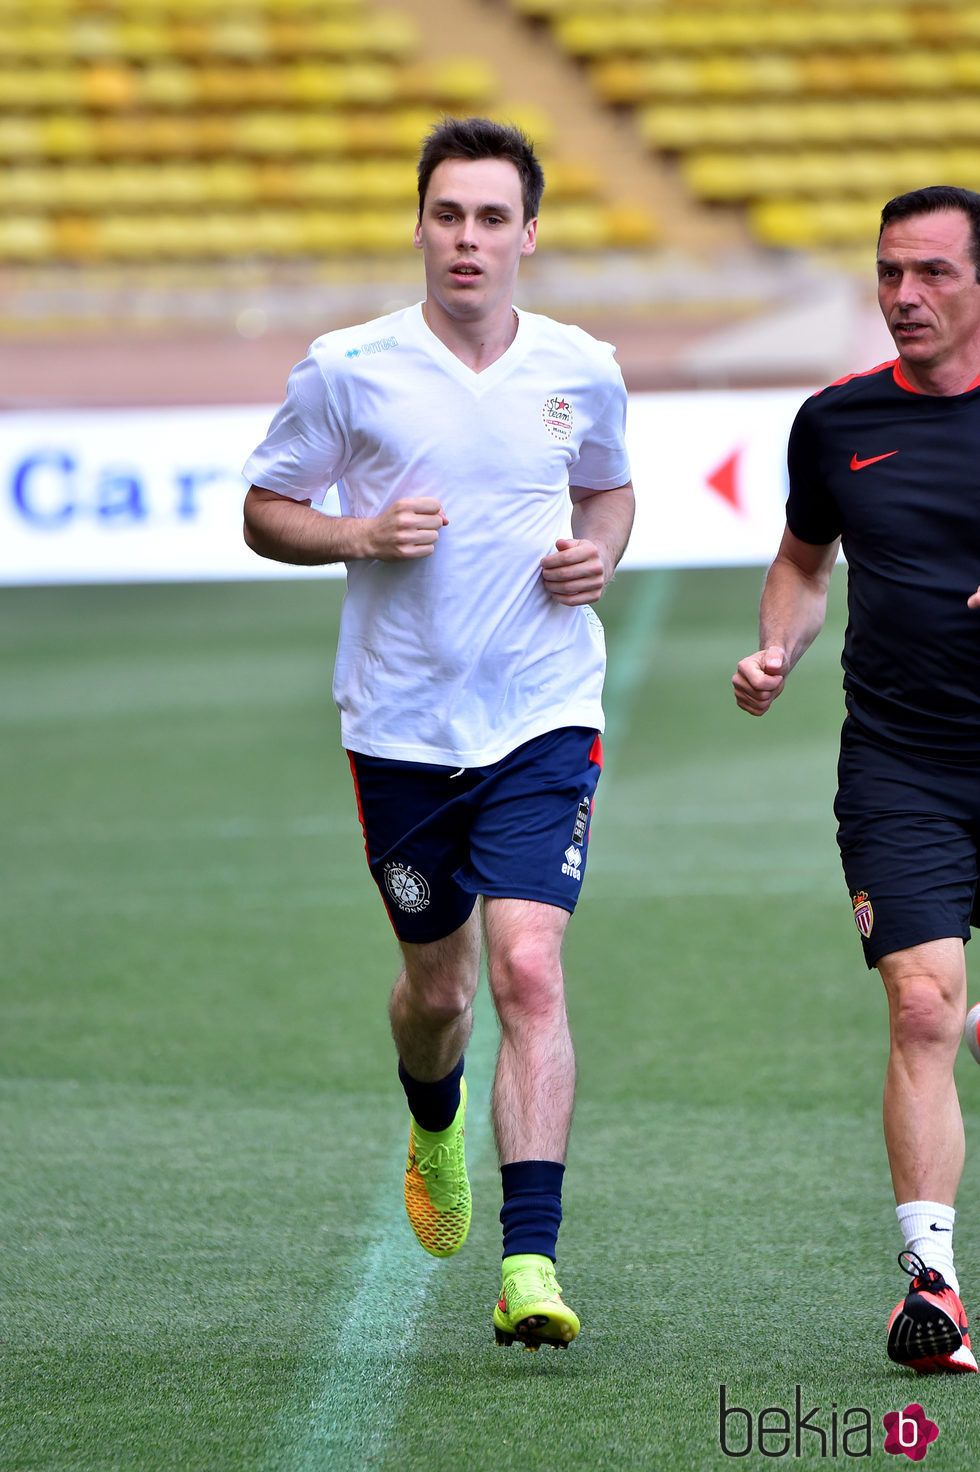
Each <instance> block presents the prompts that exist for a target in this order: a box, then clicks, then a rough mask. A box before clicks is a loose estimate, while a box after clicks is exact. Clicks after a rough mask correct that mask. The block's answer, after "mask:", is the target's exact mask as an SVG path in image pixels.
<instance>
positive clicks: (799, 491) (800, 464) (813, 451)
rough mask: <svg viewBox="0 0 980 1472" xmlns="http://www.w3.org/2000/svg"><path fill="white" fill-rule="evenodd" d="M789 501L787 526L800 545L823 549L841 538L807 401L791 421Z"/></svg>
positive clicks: (838, 510)
mask: <svg viewBox="0 0 980 1472" xmlns="http://www.w3.org/2000/svg"><path fill="white" fill-rule="evenodd" d="M787 464H788V468H789V497H788V499H787V501H786V525H787V526H788V527H789V529H790V531H791V532H792V533H793V536H794V537H798V538H799V540H800V541H801V542H809V543H811V544H812V545H813V546H818V547H825V546H827V545H829V543H831V542H834V541H836V540H837V538H838V537H839V536H840V534H841V516H840V509H839V507H838V505H837V502H836V501H835V500H834V498H833V496H831V495H830V493H829V492H828V491H827V489H826V487H825V485H824V483H823V480H822V478H821V475H820V462H819V453H818V441H817V434H816V428H815V425H814V408H813V400H812V399H808V400H807V402H806V403H805V404H804V405H803V407H802V408H801V409H800V411H799V413H798V414H797V416H796V419H795V420H794V421H793V428H792V429H791V430H790V436H789V449H788V452H787Z"/></svg>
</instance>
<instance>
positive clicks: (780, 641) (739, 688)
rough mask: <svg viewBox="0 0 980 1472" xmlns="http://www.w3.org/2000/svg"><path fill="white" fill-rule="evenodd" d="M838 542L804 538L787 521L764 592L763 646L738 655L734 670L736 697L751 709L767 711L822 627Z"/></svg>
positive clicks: (761, 613) (751, 711)
mask: <svg viewBox="0 0 980 1472" xmlns="http://www.w3.org/2000/svg"><path fill="white" fill-rule="evenodd" d="M839 546H840V542H839V541H835V542H830V543H828V544H827V545H826V546H814V545H812V544H811V543H809V542H801V541H800V539H799V538H798V537H794V535H793V533H792V532H791V531H790V530H789V527H787V528H786V530H785V531H784V532H783V539H782V542H781V543H780V546H779V551H778V552H777V553H776V557H775V561H774V562H773V564H772V566H771V567H770V569H769V572H768V574H767V576H766V583H765V587H764V589H763V592H762V604H761V607H760V609H759V648H758V650H757V651H756V653H755V654H749V655H747V656H746V658H745V659H742V660H740V661H739V664H738V668H737V669H736V671H735V674H734V675H733V676H732V685H733V687H734V690H735V700H736V702H737V704H738V705H739V707H740V708H741V709H742V710H744V711H747V712H748V713H749V715H753V716H762V715H765V713H766V711H767V710H768V709H769V707H770V706H771V705H772V703H773V701H774V700H775V699H776V697H777V695H781V694H782V691H783V687H784V686H785V684H786V677H787V675H788V674H789V672H790V670H792V669H793V667H794V665H795V664H796V663H797V662H798V661H799V659H800V658H801V657H802V655H803V654H805V652H806V651H807V649H809V647H810V645H811V644H812V643H813V641H814V639H815V638H816V637H817V635H818V634H819V632H820V630H821V629H822V628H823V624H824V619H825V618H826V616H827V589H828V587H829V586H830V575H831V573H832V572H833V569H834V563H835V562H836V561H837V550H838V547H839Z"/></svg>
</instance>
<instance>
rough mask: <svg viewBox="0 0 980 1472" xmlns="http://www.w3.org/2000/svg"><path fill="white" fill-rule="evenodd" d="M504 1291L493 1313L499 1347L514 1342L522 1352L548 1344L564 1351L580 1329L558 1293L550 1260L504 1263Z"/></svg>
mask: <svg viewBox="0 0 980 1472" xmlns="http://www.w3.org/2000/svg"><path fill="white" fill-rule="evenodd" d="M503 1276H504V1282H503V1287H502V1289H501V1291H500V1299H499V1301H498V1303H497V1307H496V1308H495V1309H494V1311H493V1328H494V1334H495V1335H496V1339H497V1343H498V1344H513V1342H514V1340H515V1339H517V1340H518V1341H519V1342H520V1343H521V1344H523V1346H524V1348H525V1349H538V1348H539V1347H540V1346H541V1345H542V1344H550V1345H552V1346H553V1347H554V1348H555V1349H564V1348H565V1347H566V1346H567V1345H569V1344H570V1343H571V1342H572V1340H573V1339H574V1338H575V1336H576V1334H577V1333H578V1331H579V1329H580V1328H581V1327H582V1326H581V1324H580V1323H579V1321H578V1315H577V1314H574V1313H573V1312H572V1310H571V1309H570V1308H568V1307H567V1305H565V1304H564V1303H562V1301H561V1289H560V1288H559V1286H558V1281H557V1279H556V1278H555V1269H554V1264H553V1263H552V1261H551V1258H550V1257H539V1256H538V1255H537V1254H536V1253H533V1252H526V1253H518V1254H515V1256H513V1257H505V1258H504V1261H503Z"/></svg>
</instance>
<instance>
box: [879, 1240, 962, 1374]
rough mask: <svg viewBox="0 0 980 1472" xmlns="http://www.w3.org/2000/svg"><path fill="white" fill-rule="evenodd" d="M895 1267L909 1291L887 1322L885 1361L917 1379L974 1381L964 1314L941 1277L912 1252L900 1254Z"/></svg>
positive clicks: (952, 1292) (958, 1302)
mask: <svg viewBox="0 0 980 1472" xmlns="http://www.w3.org/2000/svg"><path fill="white" fill-rule="evenodd" d="M898 1261H899V1266H900V1267H901V1268H902V1270H903V1272H906V1273H908V1275H909V1277H910V1278H911V1279H912V1286H911V1288H910V1289H909V1291H908V1293H907V1294H906V1296H905V1298H904V1299H903V1300H902V1302H901V1303H899V1304H897V1305H896V1307H895V1311H894V1312H893V1314H892V1316H891V1318H890V1319H889V1320H888V1357H889V1359H893V1360H895V1362H896V1363H897V1364H899V1365H908V1366H909V1368H910V1369H913V1370H915V1371H916V1372H917V1374H919V1375H975V1374H976V1372H977V1362H976V1360H975V1359H974V1357H973V1350H972V1349H971V1348H970V1335H969V1330H968V1326H967V1322H966V1311H965V1309H964V1308H963V1305H962V1303H961V1302H960V1299H959V1295H958V1294H957V1293H955V1292H954V1291H953V1289H952V1288H951V1287H950V1286H949V1284H948V1283H947V1282H946V1279H945V1278H944V1277H943V1275H942V1273H940V1272H937V1271H936V1269H935V1268H927V1267H926V1265H925V1263H924V1262H923V1261H922V1259H921V1257H917V1256H916V1254H915V1253H914V1252H900V1253H899V1255H898Z"/></svg>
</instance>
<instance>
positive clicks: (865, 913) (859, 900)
mask: <svg viewBox="0 0 980 1472" xmlns="http://www.w3.org/2000/svg"><path fill="white" fill-rule="evenodd" d="M851 904H852V905H853V906H854V924H855V925H856V926H857V928H858V930H860V932H861V934H862V935H863V936H864V938H865V940H867V938H868V936H869V935H870V934H871V931H872V929H873V927H874V923H875V912H874V910H872V908H871V901H870V900H869V899H868V894H867V890H864V889H859V890H858V892H857V894H852V895H851Z"/></svg>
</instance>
